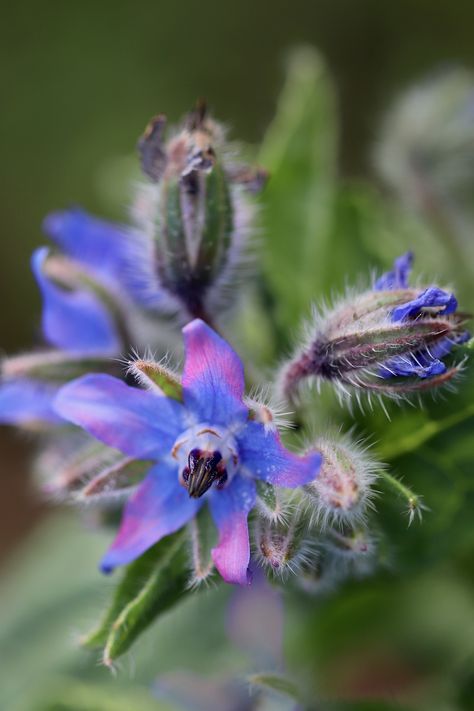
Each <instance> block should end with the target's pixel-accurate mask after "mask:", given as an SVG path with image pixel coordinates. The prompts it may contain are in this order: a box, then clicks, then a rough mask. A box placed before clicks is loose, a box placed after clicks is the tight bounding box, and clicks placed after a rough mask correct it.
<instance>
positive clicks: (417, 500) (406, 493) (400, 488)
mask: <svg viewBox="0 0 474 711" xmlns="http://www.w3.org/2000/svg"><path fill="white" fill-rule="evenodd" d="M378 476H379V477H380V479H382V481H384V482H385V483H386V484H388V486H390V487H391V488H392V489H393V491H395V492H396V493H397V494H398V495H399V496H402V497H403V498H404V499H405V500H406V502H407V505H408V512H409V524H408V525H410V523H411V522H412V521H413V518H414V516H415V514H418V517H419V518H420V519H421V512H422V510H423V509H424V508H426V507H425V506H424V505H423V503H422V501H421V496H418V494H415V492H414V491H412V489H410V488H409V487H408V486H406V485H405V484H403V482H401V481H400V479H397V478H396V477H394V476H393V475H392V474H389V472H388V471H386V470H385V469H381V470H380V471H379V472H378Z"/></svg>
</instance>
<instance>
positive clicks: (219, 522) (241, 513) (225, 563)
mask: <svg viewBox="0 0 474 711" xmlns="http://www.w3.org/2000/svg"><path fill="white" fill-rule="evenodd" d="M254 504H255V482H254V481H252V480H251V479H247V478H245V477H243V476H240V475H239V474H237V475H236V476H235V477H234V478H233V479H232V481H231V482H230V484H229V486H228V487H226V488H224V489H221V490H219V489H213V490H212V492H211V496H210V506H211V513H212V517H213V519H214V521H215V523H216V526H217V528H218V530H219V542H218V544H217V546H216V547H215V548H213V549H212V559H213V561H214V564H215V566H216V568H217V570H218V571H219V573H220V574H221V576H222V577H223V578H224V580H225V581H226V582H227V583H236V584H238V585H247V584H248V583H249V582H250V575H249V571H248V567H249V562H250V543H249V531H248V524H247V517H248V514H249V512H250V511H251V509H252V508H253V507H254Z"/></svg>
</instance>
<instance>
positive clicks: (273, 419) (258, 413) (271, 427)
mask: <svg viewBox="0 0 474 711" xmlns="http://www.w3.org/2000/svg"><path fill="white" fill-rule="evenodd" d="M244 403H245V405H246V406H247V407H248V408H249V418H250V419H251V420H255V421H256V422H261V423H262V424H263V425H264V427H265V429H266V430H267V431H270V432H276V431H277V430H279V429H284V428H290V427H292V426H293V423H292V420H291V419H290V415H291V414H292V413H291V412H290V411H289V410H288V407H287V405H286V403H285V402H284V401H283V400H282V399H281V398H278V397H277V396H276V395H275V393H274V392H273V390H272V389H271V388H270V387H267V386H261V387H257V388H254V389H253V390H252V391H250V394H249V395H247V396H245V397H244Z"/></svg>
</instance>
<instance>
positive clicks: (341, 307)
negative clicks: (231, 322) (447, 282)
mask: <svg viewBox="0 0 474 711" xmlns="http://www.w3.org/2000/svg"><path fill="white" fill-rule="evenodd" d="M411 262H412V255H411V254H410V253H408V254H406V255H404V256H403V257H400V258H399V259H398V260H396V262H395V265H394V268H393V270H392V271H391V272H388V273H387V274H384V275H383V276H382V277H380V278H379V279H378V280H377V281H376V282H375V284H374V286H373V288H372V289H371V290H370V291H366V292H364V293H362V294H359V295H351V296H348V297H346V298H345V299H344V300H342V301H341V302H340V303H339V304H338V305H337V306H336V307H335V308H334V309H332V310H331V311H328V312H327V313H326V314H325V315H324V316H320V315H315V318H314V322H313V324H312V325H311V326H310V327H309V329H308V337H307V342H306V345H305V346H304V347H303V348H302V349H301V350H300V351H299V353H298V354H297V355H296V356H295V357H294V358H293V359H292V360H291V361H290V362H289V363H288V364H287V365H285V366H284V368H283V371H282V373H281V377H280V384H281V389H282V391H283V393H284V394H285V396H286V397H287V398H289V399H291V398H292V397H294V395H295V392H296V390H297V387H298V385H299V384H300V383H301V382H302V381H304V380H308V379H309V380H317V381H329V382H331V383H333V384H334V385H335V386H336V387H337V389H338V392H339V394H340V395H349V394H350V390H351V389H356V391H359V392H360V391H361V390H365V391H366V392H368V393H377V394H380V395H388V396H391V397H393V398H399V397H403V396H406V395H409V394H410V393H413V392H419V391H423V390H429V389H432V388H434V387H437V386H439V385H442V384H444V383H446V382H448V381H450V380H451V379H452V378H453V376H454V375H456V373H458V372H459V369H460V366H459V365H458V366H453V367H450V368H447V367H446V365H445V364H444V363H443V361H442V359H443V358H444V357H445V356H447V355H448V354H449V353H450V351H451V349H452V348H453V346H454V345H456V344H459V343H463V342H464V341H466V340H467V339H468V338H469V334H468V333H467V332H466V330H465V323H466V320H467V316H466V314H462V313H456V309H457V301H456V299H455V297H454V296H453V295H452V294H450V293H449V292H446V291H444V290H442V289H440V288H439V287H436V286H428V287H425V288H423V287H410V286H409V285H408V275H409V272H410V269H411Z"/></svg>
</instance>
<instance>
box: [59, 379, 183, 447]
mask: <svg viewBox="0 0 474 711" xmlns="http://www.w3.org/2000/svg"><path fill="white" fill-rule="evenodd" d="M55 409H56V411H57V412H58V413H59V414H60V415H61V416H62V417H64V419H66V420H69V421H70V422H73V423H74V424H75V425H79V427H82V428H83V429H85V430H86V431H87V432H89V433H90V434H91V435H93V436H94V437H96V438H97V439H99V440H101V441H102V442H104V443H105V444H107V445H109V446H110V447H115V448H116V449H119V450H120V451H121V452H124V453H125V454H128V455H129V456H131V457H137V458H139V459H140V458H143V459H146V458H147V457H152V458H153V457H159V456H163V455H164V454H168V453H169V452H170V451H171V448H172V446H173V444H174V442H175V440H176V437H177V436H178V434H179V433H180V432H182V430H183V424H182V414H183V407H182V405H181V404H180V403H179V402H176V401H174V400H170V399H169V398H167V397H165V396H164V395H163V396H161V395H159V394H158V393H156V392H149V391H145V390H139V389H138V388H132V387H130V386H129V385H126V384H125V383H123V382H122V381H121V380H118V378H114V377H112V376H111V375H105V374H99V375H85V376H83V377H82V378H78V379H77V380H73V381H72V382H71V383H68V384H67V385H65V386H64V387H63V388H61V390H60V391H59V393H58V396H57V398H56V400H55Z"/></svg>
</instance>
